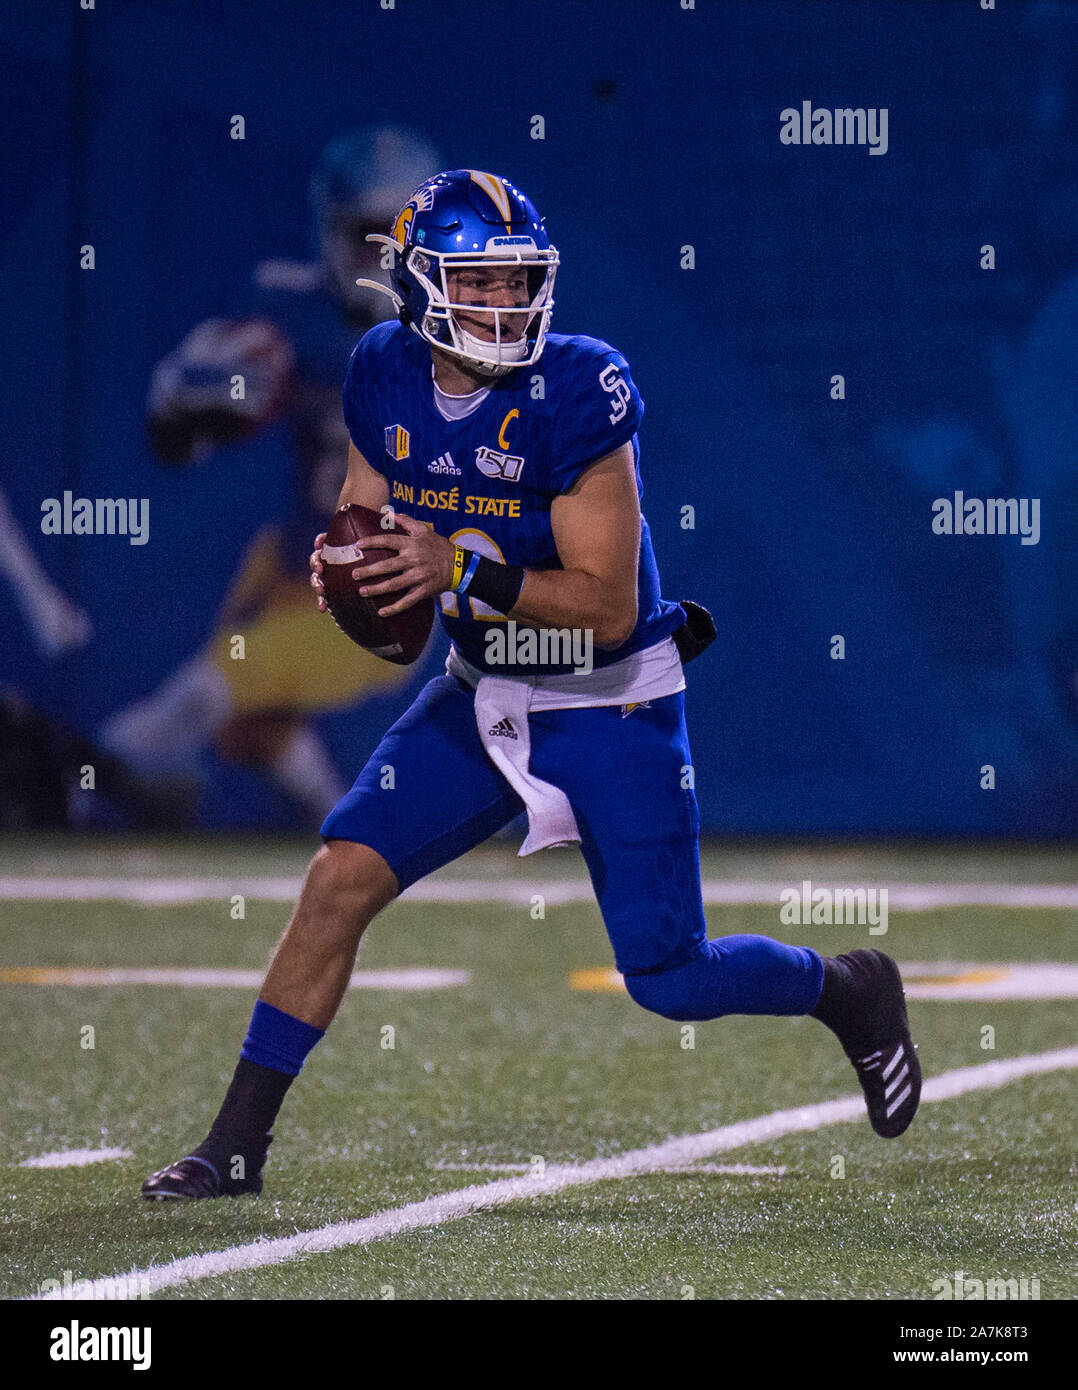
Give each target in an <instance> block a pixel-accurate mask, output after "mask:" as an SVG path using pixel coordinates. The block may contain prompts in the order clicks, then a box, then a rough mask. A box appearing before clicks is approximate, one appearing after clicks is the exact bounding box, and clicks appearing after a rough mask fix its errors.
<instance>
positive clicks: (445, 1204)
mask: <svg viewBox="0 0 1078 1390" xmlns="http://www.w3.org/2000/svg"><path fill="white" fill-rule="evenodd" d="M1075 1068H1078V1047H1069V1048H1060V1049H1059V1050H1057V1051H1054V1052H1042V1053H1037V1054H1033V1055H1029V1056H1023V1057H1012V1058H1010V1059H1008V1060H1005V1061H998V1062H986V1063H984V1064H982V1065H981V1066H976V1067H963V1068H961V1069H960V1070H958V1071H949V1072H944V1073H943V1074H942V1075H941V1076H936V1077H933V1078H932V1079H931V1080H929V1081H927V1082H926V1083H925V1086H924V1090H923V1092H922V1099H923V1100H925V1101H927V1102H929V1103H932V1102H935V1101H941V1100H951V1099H953V1098H954V1097H955V1096H961V1095H964V1094H966V1093H967V1092H969V1091H982V1090H992V1089H994V1088H996V1087H998V1086H1005V1085H1007V1083H1008V1082H1011V1081H1015V1080H1017V1079H1018V1078H1019V1077H1023V1076H1034V1075H1037V1074H1038V1073H1041V1072H1051V1071H1060V1070H1071V1069H1075ZM864 1113H865V1107H864V1101H863V1099H862V1098H861V1097H860V1096H849V1097H846V1098H844V1099H842V1100H830V1101H824V1102H823V1103H821V1104H818V1105H806V1106H802V1107H801V1108H800V1109H797V1110H777V1111H775V1112H773V1113H772V1114H770V1115H761V1116H759V1117H758V1118H756V1119H753V1120H742V1121H740V1122H739V1123H737V1124H732V1125H723V1126H722V1128H721V1129H712V1130H708V1131H706V1132H705V1133H703V1134H688V1135H684V1136H682V1137H681V1138H678V1139H667V1140H666V1141H665V1143H662V1144H652V1145H650V1146H649V1147H648V1148H644V1149H633V1150H631V1151H630V1152H628V1153H624V1154H620V1155H619V1156H618V1157H616V1158H597V1159H592V1160H591V1161H590V1162H588V1163H580V1164H569V1163H567V1164H556V1165H555V1164H551V1165H550V1166H549V1167H548V1168H547V1169H546V1172H545V1173H544V1175H543V1177H541V1178H538V1177H512V1178H499V1179H496V1180H495V1181H493V1182H489V1183H482V1184H479V1185H478V1186H473V1187H465V1188H461V1189H460V1190H458V1191H456V1192H442V1193H439V1194H438V1195H437V1196H434V1197H428V1198H426V1199H425V1200H424V1201H421V1202H410V1203H408V1204H407V1205H406V1206H403V1207H394V1208H392V1209H390V1210H389V1211H382V1212H379V1213H378V1214H377V1215H375V1216H367V1217H363V1218H362V1219H360V1220H358V1221H345V1222H340V1223H336V1224H333V1225H329V1226H320V1227H318V1228H317V1229H315V1230H311V1231H303V1232H301V1233H300V1234H298V1235H294V1236H283V1237H279V1238H278V1239H275V1240H258V1241H253V1242H251V1243H250V1244H248V1245H234V1246H230V1247H228V1248H227V1249H225V1250H214V1251H210V1252H208V1253H206V1254H203V1255H186V1256H183V1257H182V1258H180V1259H176V1260H172V1261H170V1262H169V1263H168V1264H165V1265H150V1266H149V1267H148V1268H146V1269H138V1270H133V1271H131V1272H130V1273H128V1274H127V1275H124V1276H121V1277H122V1278H125V1279H127V1280H128V1281H131V1280H135V1281H137V1282H136V1283H135V1284H134V1285H132V1284H130V1283H129V1284H128V1287H136V1288H139V1289H145V1290H146V1291H148V1292H149V1293H154V1292H158V1291H160V1290H162V1289H170V1288H175V1287H177V1286H178V1285H180V1284H186V1283H190V1282H191V1281H192V1280H195V1279H213V1278H217V1277H219V1276H220V1275H224V1274H233V1273H235V1272H236V1271H237V1270H241V1269H262V1268H264V1267H266V1266H267V1265H277V1264H282V1263H284V1262H286V1261H288V1260H294V1259H298V1258H300V1257H301V1256H304V1255H317V1254H322V1253H323V1252H325V1251H329V1250H341V1249H344V1248H346V1247H349V1246H356V1245H369V1244H371V1243H372V1242H373V1241H378V1240H386V1239H388V1238H390V1237H392V1236H396V1235H400V1234H402V1233H403V1232H405V1231H413V1230H418V1229H423V1228H429V1227H433V1226H441V1225H444V1224H445V1223H446V1222H447V1221H455V1220H458V1219H459V1218H460V1217H463V1216H469V1215H471V1213H473V1212H477V1211H489V1210H491V1209H494V1208H497V1207H502V1206H505V1205H507V1204H508V1203H510V1202H519V1201H523V1200H525V1199H527V1198H530V1197H546V1196H549V1195H550V1194H551V1193H554V1192H561V1191H564V1190H565V1189H567V1188H570V1187H580V1186H582V1185H584V1184H588V1183H595V1182H604V1181H609V1180H611V1179H617V1178H631V1177H636V1176H640V1175H642V1174H646V1173H654V1172H657V1171H660V1170H662V1169H665V1168H668V1167H678V1168H681V1167H683V1166H684V1165H685V1164H689V1163H697V1162H700V1161H702V1160H704V1159H707V1158H711V1157H712V1156H713V1155H715V1154H718V1153H726V1152H728V1151H729V1150H731V1149H741V1148H745V1147H747V1146H748V1145H751V1144H765V1143H770V1142H773V1141H774V1140H776V1139H781V1138H783V1137H784V1136H786V1135H788V1134H797V1133H804V1132H807V1131H812V1130H818V1129H822V1128H823V1127H824V1126H825V1125H834V1124H843V1123H847V1122H848V1121H851V1120H863V1118H864ZM32 1297H35V1298H44V1299H57V1300H59V1299H60V1298H62V1297H63V1292H62V1291H60V1292H50V1293H48V1294H38V1295H33V1296H32Z"/></svg>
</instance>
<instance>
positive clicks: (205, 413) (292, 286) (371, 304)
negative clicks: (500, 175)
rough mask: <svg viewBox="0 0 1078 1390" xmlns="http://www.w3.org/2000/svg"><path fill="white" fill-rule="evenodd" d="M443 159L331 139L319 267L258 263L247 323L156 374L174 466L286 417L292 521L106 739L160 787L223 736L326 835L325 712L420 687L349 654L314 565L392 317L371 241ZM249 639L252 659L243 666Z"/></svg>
mask: <svg viewBox="0 0 1078 1390" xmlns="http://www.w3.org/2000/svg"><path fill="white" fill-rule="evenodd" d="M433 161H436V156H435V155H434V154H433V152H432V150H431V148H430V146H429V145H428V144H427V143H426V142H425V141H423V140H420V139H418V138H417V137H415V136H413V135H409V134H408V133H407V132H405V131H402V130H399V129H396V128H394V127H377V128H370V129H364V130H360V131H356V132H354V133H352V134H350V135H345V136H342V137H340V138H339V139H337V140H334V141H333V142H332V143H331V144H330V145H328V146H327V147H326V149H325V151H324V152H323V154H322V156H321V158H320V160H319V163H318V166H317V168H316V169H315V172H314V174H313V176H312V179H311V186H310V203H311V214H312V219H313V222H314V227H315V240H316V243H317V248H318V259H317V261H315V262H301V261H292V260H281V259H274V260H267V261H262V262H261V263H260V264H259V265H258V266H257V267H256V268H255V271H254V279H253V285H252V287H251V290H250V292H249V293H248V295H247V296H246V300H245V303H244V305H243V309H242V312H241V314H240V316H239V317H236V318H212V319H208V320H206V321H205V322H203V323H200V324H198V325H197V326H196V327H195V328H193V329H192V330H191V332H190V333H189V334H188V335H187V337H186V338H185V339H184V341H183V342H182V343H181V344H180V345H179V347H177V348H176V349H175V350H174V351H173V352H170V353H169V354H168V355H167V356H166V357H165V358H163V359H162V361H161V362H159V363H158V365H157V367H156V369H155V370H154V374H153V379H152V382H151V385H150V393H149V402H148V406H147V428H148V432H149V438H150V443H151V445H152V447H153V449H154V452H155V453H156V454H157V456H158V458H159V459H161V461H162V462H164V463H169V464H173V465H187V464H192V463H199V462H201V461H203V460H205V459H207V458H209V457H210V456H211V455H213V454H215V453H216V452H217V451H218V450H220V449H221V448H222V447H224V446H226V445H228V444H234V443H239V442H241V441H243V440H246V439H250V438H251V437H252V436H254V435H255V434H257V433H258V432H259V431H261V430H263V429H265V428H266V427H268V426H270V425H273V424H276V423H281V422H283V424H284V425H285V427H286V429H287V431H288V435H289V443H290V449H291V452H292V457H293V460H294V469H293V474H292V492H293V496H292V500H291V503H290V506H289V513H288V515H287V517H286V518H285V519H284V520H281V521H278V522H274V523H272V524H270V525H267V526H264V527H263V528H262V529H261V530H259V532H258V533H257V535H255V537H254V538H253V540H252V541H251V542H250V544H249V546H248V548H247V552H246V554H245V556H244V557H243V560H242V562H241V565H240V569H239V572H238V574H237V576H236V578H235V580H234V582H233V584H232V586H231V589H230V591H229V593H228V594H227V596H226V598H225V602H224V605H223V608H222V611H221V613H220V615H219V617H218V622H217V627H216V630H215V631H214V633H213V634H212V636H211V637H210V639H209V641H208V643H207V644H206V646H205V647H204V648H203V649H202V651H200V652H199V653H198V654H197V655H196V656H194V657H193V658H191V659H190V660H189V661H187V662H185V663H184V664H183V666H182V667H181V668H180V669H179V670H178V671H176V672H174V673H173V674H172V675H171V676H170V677H169V678H168V679H167V680H166V681H165V682H164V683H163V685H162V686H161V687H160V688H159V689H158V690H156V691H155V692H153V693H152V694H151V695H149V696H148V697H146V698H145V699H142V700H139V701H137V702H136V703H135V704H134V705H132V706H130V707H129V708H127V709H123V710H121V711H119V712H118V713H116V714H115V715H113V716H112V717H111V718H110V719H109V721H108V722H107V724H106V725H105V727H104V729H103V730H102V733H101V740H100V741H101V743H102V745H103V747H104V748H105V749H107V750H108V751H109V752H110V753H112V754H114V755H116V756H118V757H119V758H121V759H122V760H123V761H124V762H125V763H126V764H127V766H128V767H129V768H131V769H132V770H133V771H136V772H137V773H139V774H140V776H142V777H144V778H146V779H151V778H153V777H164V776H165V775H169V774H170V775H173V776H176V775H177V774H182V773H183V772H184V771H185V770H187V771H188V774H189V772H190V769H191V767H192V764H193V762H194V759H195V758H196V757H197V754H198V752H199V750H200V748H202V747H203V746H204V745H205V744H207V743H212V745H213V746H214V748H215V750H216V752H217V754H218V755H219V756H220V757H222V758H224V759H225V760H226V761H231V762H235V763H238V764H240V765H243V766H247V767H251V768H253V769H255V770H256V771H258V772H260V773H262V774H263V775H265V776H266V777H268V778H269V780H270V781H271V782H272V783H273V784H274V785H275V786H276V787H277V788H278V790H280V791H281V792H282V793H283V794H284V795H285V796H286V798H287V799H288V800H289V801H290V802H291V803H292V804H293V806H295V807H296V809H297V812H298V813H299V814H300V815H301V817H302V818H303V819H304V820H305V821H313V822H314V823H315V824H317V823H318V822H320V821H321V819H322V817H323V816H324V815H325V813H326V811H327V810H328V809H329V807H330V806H331V805H332V804H333V802H334V801H335V800H337V798H338V797H339V796H340V794H341V793H342V792H343V791H344V789H345V787H344V784H343V783H342V782H341V780H340V777H339V774H338V772H337V770H336V768H335V767H334V766H333V764H332V763H331V761H330V759H329V757H328V754H327V753H326V752H325V750H324V749H323V747H322V745H321V743H320V742H319V740H318V739H317V737H316V735H315V733H314V731H313V729H312V728H311V727H310V720H311V718H312V717H313V716H314V715H316V714H319V713H321V712H324V711H327V710H332V709H340V708H346V707H347V706H348V705H351V704H354V703H355V702H356V701H357V700H358V699H360V698H361V697H362V696H364V695H366V694H370V693H372V692H374V691H376V690H383V691H384V690H385V689H387V688H389V687H391V686H392V685H394V684H398V683H400V682H401V681H402V680H406V679H407V675H406V673H402V672H401V671H400V669H399V668H396V667H393V666H391V665H390V664H389V663H387V662H384V661H380V660H379V659H378V658H377V657H374V656H371V655H370V654H369V653H367V652H364V651H362V650H360V649H359V648H356V650H355V654H354V659H353V660H351V661H348V662H342V661H341V660H339V656H338V653H339V648H338V646H337V642H338V640H339V639H338V638H337V636H336V634H335V633H334V632H332V631H331V630H327V627H326V625H325V624H322V623H319V622H318V620H317V614H316V613H315V612H314V611H313V609H312V607H311V601H310V588H309V584H308V580H309V571H308V568H307V559H308V556H309V554H310V548H311V536H312V535H313V534H314V532H315V531H317V530H318V528H319V526H320V525H321V524H322V521H323V519H324V517H325V515H326V513H327V512H328V511H329V510H330V509H331V508H332V506H333V502H334V499H335V498H336V496H337V494H338V492H339V491H340V489H341V484H342V482H343V481H344V476H345V472H346V467H347V464H346V460H347V455H348V436H347V433H346V431H345V428H344V423H343V421H342V420H341V408H340V387H341V375H342V373H343V372H344V369H345V366H346V364H347V362H348V355H349V353H350V352H351V350H352V348H353V347H354V345H355V341H356V338H357V337H358V336H360V335H361V334H362V333H364V332H365V331H366V330H367V329H368V328H369V327H370V326H371V325H372V324H374V323H376V322H377V321H378V320H379V319H380V318H384V317H385V310H384V309H383V307H382V306H383V305H384V304H385V299H384V297H382V296H380V295H378V294H377V293H376V292H374V291H372V290H370V289H366V288H364V287H362V286H359V285H357V284H356V283H355V282H356V278H357V276H360V275H363V274H373V273H375V272H376V271H377V268H378V264H379V259H378V250H377V248H376V247H372V246H371V245H369V244H368V243H367V240H366V238H367V236H368V234H370V233H372V232H374V231H375V230H381V229H384V227H385V226H386V224H387V223H388V222H389V221H390V219H391V218H392V217H393V216H394V214H395V212H396V211H397V209H398V208H399V207H400V205H401V203H402V202H403V200H404V199H405V198H406V197H407V196H408V193H409V192H410V191H411V190H412V189H413V188H414V187H415V186H416V183H417V182H418V181H419V180H420V179H421V178H422V177H423V176H424V174H425V173H426V171H428V170H429V169H430V168H431V165H432V162H433ZM238 378H242V381H243V389H242V391H237V389H236V382H237V379H238ZM236 634H240V635H242V636H243V637H244V641H245V646H244V659H243V660H242V661H236V660H232V659H231V656H232V650H233V641H234V637H235V635H236Z"/></svg>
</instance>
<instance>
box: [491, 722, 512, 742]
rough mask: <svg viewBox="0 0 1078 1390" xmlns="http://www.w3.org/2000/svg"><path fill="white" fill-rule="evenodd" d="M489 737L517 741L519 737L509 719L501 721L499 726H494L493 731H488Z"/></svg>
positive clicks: (498, 723)
mask: <svg viewBox="0 0 1078 1390" xmlns="http://www.w3.org/2000/svg"><path fill="white" fill-rule="evenodd" d="M487 735H488V737H490V738H512V739H515V738H516V736H517V731H516V729H514V728H513V726H512V724H510V722H509V720H508V719H499V720H498V722H497V724H495V725H494V727H493V729H488V730H487Z"/></svg>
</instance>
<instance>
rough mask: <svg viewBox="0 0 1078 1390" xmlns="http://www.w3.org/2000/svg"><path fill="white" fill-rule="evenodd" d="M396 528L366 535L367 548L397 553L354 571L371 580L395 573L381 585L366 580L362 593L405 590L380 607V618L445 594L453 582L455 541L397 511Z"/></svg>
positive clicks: (391, 615)
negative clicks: (385, 606)
mask: <svg viewBox="0 0 1078 1390" xmlns="http://www.w3.org/2000/svg"><path fill="white" fill-rule="evenodd" d="M393 519H394V523H395V525H396V530H395V531H386V532H385V533H384V534H383V535H380V536H365V537H364V538H363V549H364V550H371V549H376V548H377V549H385V550H390V551H395V552H396V553H395V554H393V555H391V556H387V557H386V558H385V559H384V560H378V561H376V562H375V563H374V564H372V565H364V567H363V568H362V569H357V570H353V571H352V578H353V579H361V580H369V579H371V578H372V577H373V576H376V575H381V574H385V575H391V576H392V578H390V579H384V580H381V581H380V582H379V583H377V584H369V583H364V584H363V585H362V587H361V588H360V591H359V592H360V593H361V594H363V595H369V596H371V597H373V596H375V595H377V594H395V593H399V592H400V591H401V590H402V589H403V590H404V591H405V592H404V595H403V597H401V598H399V599H397V601H396V602H395V603H391V604H390V605H389V607H388V608H380V609H379V610H378V616H379V617H380V618H392V617H393V616H394V614H396V613H403V612H404V610H405V609H406V608H411V606H412V604H413V603H418V601H419V600H420V599H421V598H429V597H433V596H434V595H435V594H440V593H443V592H444V591H445V590H446V589H448V588H450V587H451V586H452V583H453V556H454V552H455V550H456V547H455V546H454V545H453V542H452V541H450V540H446V538H445V536H439V535H438V533H437V531H433V530H431V528H430V527H429V526H427V525H426V524H425V523H424V522H422V521H416V519H415V518H414V517H411V516H405V515H404V514H403V513H401V512H394V513H393Z"/></svg>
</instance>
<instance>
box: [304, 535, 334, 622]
mask: <svg viewBox="0 0 1078 1390" xmlns="http://www.w3.org/2000/svg"><path fill="white" fill-rule="evenodd" d="M325 543H326V533H325V531H323V532H322V534H321V535H320V536H315V538H314V549H313V550H312V551H311V558H310V560H309V561H308V564H309V565H310V567H311V588H312V589H313V590H314V591H315V593H316V594H317V595H318V611H319V613H328V612H329V609H328V608H327V606H326V600H325V588H324V587H323V584H322V547H323V546H324V545H325Z"/></svg>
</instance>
